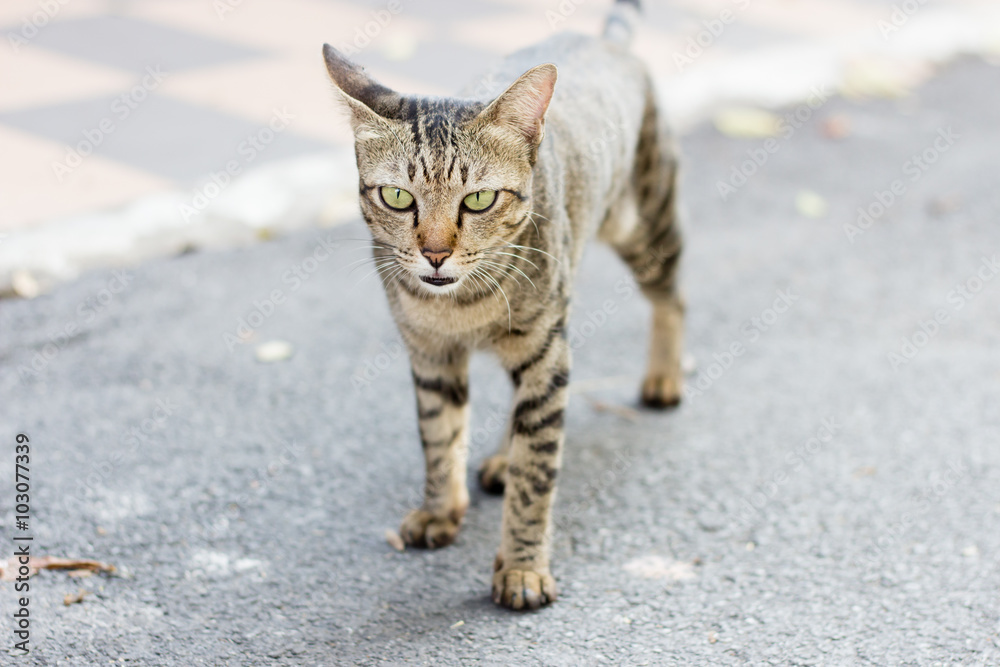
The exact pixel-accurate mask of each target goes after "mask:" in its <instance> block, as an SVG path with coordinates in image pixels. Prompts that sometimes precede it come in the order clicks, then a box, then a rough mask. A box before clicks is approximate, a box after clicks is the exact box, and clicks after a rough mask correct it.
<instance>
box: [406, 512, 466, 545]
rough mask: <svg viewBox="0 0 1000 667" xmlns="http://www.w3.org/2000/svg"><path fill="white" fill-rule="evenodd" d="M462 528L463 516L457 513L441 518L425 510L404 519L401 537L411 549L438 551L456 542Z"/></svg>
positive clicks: (411, 513)
mask: <svg viewBox="0 0 1000 667" xmlns="http://www.w3.org/2000/svg"><path fill="white" fill-rule="evenodd" d="M461 526H462V516H461V515H460V514H458V513H456V512H452V513H451V515H449V516H446V517H440V516H434V515H433V514H431V513H430V512H427V511H425V510H413V511H412V512H410V513H409V514H407V515H406V517H405V518H404V519H403V524H402V525H401V526H400V527H399V536H400V537H402V538H403V541H404V542H406V543H407V544H409V545H410V546H411V547H422V548H426V549H438V548H440V547H446V546H448V545H449V544H451V543H452V542H454V541H455V537H456V536H457V535H458V529H459V528H460V527H461Z"/></svg>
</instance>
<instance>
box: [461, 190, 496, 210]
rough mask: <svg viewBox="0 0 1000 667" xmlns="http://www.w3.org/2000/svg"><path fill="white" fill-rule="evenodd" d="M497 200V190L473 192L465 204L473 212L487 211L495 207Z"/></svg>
mask: <svg viewBox="0 0 1000 667" xmlns="http://www.w3.org/2000/svg"><path fill="white" fill-rule="evenodd" d="M496 198H497V193H496V191H495V190H483V191H481V192H473V193H472V194H471V195H469V196H468V197H466V198H465V200H464V203H465V205H466V207H467V208H469V209H470V210H472V211H485V210H486V209H488V208H489V207H490V206H492V205H493V200H494V199H496Z"/></svg>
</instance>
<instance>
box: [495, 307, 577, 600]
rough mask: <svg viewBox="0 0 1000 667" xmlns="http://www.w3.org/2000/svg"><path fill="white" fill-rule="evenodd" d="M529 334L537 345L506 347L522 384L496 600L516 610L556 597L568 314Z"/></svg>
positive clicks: (516, 409) (515, 376)
mask: <svg viewBox="0 0 1000 667" xmlns="http://www.w3.org/2000/svg"><path fill="white" fill-rule="evenodd" d="M529 340H531V342H532V343H533V344H530V345H520V346H517V347H520V348H521V349H520V350H516V351H515V350H514V349H511V348H512V347H514V346H512V345H507V346H505V347H506V348H507V349H505V350H503V351H502V353H503V352H506V354H503V356H504V362H505V365H506V366H507V368H508V370H509V371H510V374H511V378H512V379H513V381H514V385H515V388H516V389H515V392H514V410H513V413H512V415H511V429H510V448H509V451H508V467H507V479H506V488H505V490H504V502H503V526H502V531H503V532H502V536H501V539H500V552H499V553H498V554H497V559H496V563H495V565H494V570H495V571H494V574H493V601H494V602H496V603H497V604H502V605H503V606H505V607H510V608H512V609H537V608H538V607H540V606H542V605H544V604H547V603H549V602H552V601H553V600H555V599H556V583H555V580H554V579H553V578H552V574H551V572H550V571H549V543H550V541H551V528H550V519H551V516H552V505H553V503H554V501H555V483H556V476H557V475H558V473H559V466H560V464H561V462H562V444H563V416H564V411H565V409H566V405H567V402H568V399H569V394H568V390H567V384H568V383H569V369H570V350H569V345H568V344H567V342H566V339H565V329H564V320H562V319H560V320H559V321H558V322H556V323H554V324H552V325H551V326H550V327H548V328H546V329H541V331H540V332H539V334H538V335H536V336H530V337H529Z"/></svg>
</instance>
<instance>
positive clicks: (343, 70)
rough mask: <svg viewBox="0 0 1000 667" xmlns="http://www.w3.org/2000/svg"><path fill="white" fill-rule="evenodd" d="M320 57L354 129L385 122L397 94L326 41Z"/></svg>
mask: <svg viewBox="0 0 1000 667" xmlns="http://www.w3.org/2000/svg"><path fill="white" fill-rule="evenodd" d="M323 60H325V61H326V71H327V72H329V73H330V78H331V79H333V82H334V83H335V84H336V85H337V88H338V89H340V92H341V93H342V95H343V97H344V101H345V102H346V103H347V105H348V107H350V109H351V124H352V125H353V126H354V131H355V132H358V131H359V130H360V129H361V128H362V127H367V128H369V129H375V128H377V127H379V126H382V125H385V123H386V120H387V119H388V118H390V114H391V113H392V111H393V110H395V109H397V108H398V107H399V103H400V99H401V96H400V94H399V93H397V92H396V91H394V90H392V89H390V88H386V87H385V86H383V85H382V84H380V83H378V82H377V81H375V79H373V78H371V77H370V76H368V75H367V74H366V73H365V70H364V69H363V68H361V67H360V66H358V65H355V64H354V63H352V62H351V61H350V60H348V59H347V58H346V57H344V55H343V54H342V53H341V52H340V51H338V50H337V49H335V48H333V47H332V46H330V45H329V44H324V45H323Z"/></svg>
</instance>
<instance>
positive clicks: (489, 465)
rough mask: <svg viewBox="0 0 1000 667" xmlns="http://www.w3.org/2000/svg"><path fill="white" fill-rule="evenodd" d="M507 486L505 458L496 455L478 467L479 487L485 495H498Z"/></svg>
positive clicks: (501, 455)
mask: <svg viewBox="0 0 1000 667" xmlns="http://www.w3.org/2000/svg"><path fill="white" fill-rule="evenodd" d="M506 484H507V457H506V456H504V455H503V454H497V455H496V456H491V457H490V458H488V459H486V460H485V461H483V465H481V466H479V486H480V488H482V490H483V491H485V492H486V493H493V494H496V495H500V494H502V493H503V489H504V486H506Z"/></svg>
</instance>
